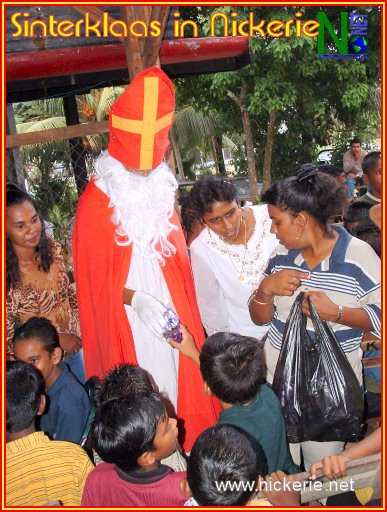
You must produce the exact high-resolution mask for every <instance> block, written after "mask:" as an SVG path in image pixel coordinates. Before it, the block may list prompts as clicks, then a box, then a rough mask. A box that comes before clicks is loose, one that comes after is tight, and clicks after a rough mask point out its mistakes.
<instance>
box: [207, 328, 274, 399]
mask: <svg viewBox="0 0 387 512" xmlns="http://www.w3.org/2000/svg"><path fill="white" fill-rule="evenodd" d="M200 371H201V373H202V377H203V380H204V381H205V382H206V383H207V384H208V386H209V387H210V389H211V391H212V392H213V394H214V395H215V396H216V397H217V398H218V399H219V400H222V402H226V403H229V404H237V403H241V404H243V403H246V402H248V401H249V400H253V399H254V398H255V396H256V394H257V393H258V390H259V387H260V386H261V384H263V383H264V382H265V379H266V361H265V356H264V352H263V347H262V345H261V344H260V343H259V342H258V340H257V339H256V338H251V337H249V336H242V335H240V334H234V333H232V332H218V333H216V334H213V335H212V336H209V337H208V338H207V339H206V340H205V342H204V344H203V347H202V351H201V353H200Z"/></svg>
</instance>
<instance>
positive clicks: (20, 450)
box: [6, 361, 93, 506]
mask: <svg viewBox="0 0 387 512" xmlns="http://www.w3.org/2000/svg"><path fill="white" fill-rule="evenodd" d="M6 387H7V392H6V425H7V426H6V429H7V447H6V450H7V451H6V504H7V506H42V505H45V504H46V503H48V502H51V501H54V500H55V501H60V502H61V504H62V505H64V506H79V505H80V504H81V495H82V491H83V487H84V485H85V481H86V477H87V475H88V474H89V473H90V471H91V470H92V469H93V466H92V464H91V462H90V460H89V458H88V456H87V455H86V453H85V452H84V451H83V450H82V448H80V447H79V446H76V445H75V444H73V443H67V442H63V441H50V439H49V438H48V437H47V436H46V435H45V434H44V433H43V432H36V429H35V420H36V417H37V416H40V415H42V414H43V411H44V408H45V405H46V398H45V395H44V380H43V377H42V374H41V373H40V371H39V370H37V369H36V368H34V366H32V365H30V364H27V363H23V362H21V361H8V362H7V366H6Z"/></svg>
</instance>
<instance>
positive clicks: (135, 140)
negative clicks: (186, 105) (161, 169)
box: [108, 66, 175, 171]
mask: <svg viewBox="0 0 387 512" xmlns="http://www.w3.org/2000/svg"><path fill="white" fill-rule="evenodd" d="M174 108H175V92H174V89H173V85H172V82H171V80H170V79H169V78H168V77H167V75H166V74H165V73H164V72H163V71H161V69H160V68H158V67H156V66H153V67H151V68H147V69H145V70H144V71H142V72H141V73H139V74H138V75H136V76H135V77H134V79H133V81H132V82H131V83H130V85H129V86H128V88H127V89H126V91H125V92H124V93H123V94H121V96H120V97H119V98H118V100H117V101H116V102H115V103H114V104H113V106H112V108H111V110H110V117H109V129H110V138H109V144H108V150H109V153H110V155H111V156H113V157H114V158H116V159H117V160H119V161H120V162H121V163H123V164H124V165H126V166H127V167H129V168H130V169H134V170H141V171H147V170H150V169H154V168H155V167H157V166H158V165H160V164H161V162H162V160H163V158H164V155H165V152H166V150H167V148H168V146H169V140H168V133H169V130H170V127H171V125H172V120H173V111H174Z"/></svg>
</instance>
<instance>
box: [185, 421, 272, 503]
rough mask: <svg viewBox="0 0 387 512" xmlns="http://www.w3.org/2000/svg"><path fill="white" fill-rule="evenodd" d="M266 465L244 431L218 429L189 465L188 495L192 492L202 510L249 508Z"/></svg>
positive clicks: (205, 437) (201, 440)
mask: <svg viewBox="0 0 387 512" xmlns="http://www.w3.org/2000/svg"><path fill="white" fill-rule="evenodd" d="M263 465H266V460H260V459H259V458H258V457H257V454H256V451H255V450H254V448H253V446H252V445H251V443H250V440H249V439H248V437H247V436H246V435H245V433H244V432H243V431H242V430H240V429H237V428H235V427H233V426H231V425H215V426H214V427H210V428H208V429H207V430H205V431H204V432H203V433H202V434H201V435H200V436H199V437H198V438H197V439H196V441H195V444H194V445H193V448H192V451H191V455H190V457H189V459H188V462H187V482H188V486H189V489H185V491H186V492H185V493H186V494H187V495H188V492H189V491H190V493H191V494H192V497H193V498H194V499H195V501H196V502H197V503H198V504H199V505H201V506H206V505H207V506H208V505H217V506H232V505H246V504H247V502H248V501H249V500H250V499H251V498H252V496H253V495H254V491H255V487H256V480H257V477H258V475H261V476H262V475H265V468H264V467H263ZM227 482H229V483H227ZM239 482H240V484H239ZM233 484H234V485H233ZM238 484H239V485H238ZM243 484H245V485H243ZM224 486H227V487H226V488H225V487H224Z"/></svg>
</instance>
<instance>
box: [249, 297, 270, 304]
mask: <svg viewBox="0 0 387 512" xmlns="http://www.w3.org/2000/svg"><path fill="white" fill-rule="evenodd" d="M273 298H274V296H272V297H271V300H269V302H259V300H257V299H256V298H255V297H253V301H254V302H256V303H257V304H259V305H260V306H266V305H267V304H273Z"/></svg>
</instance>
